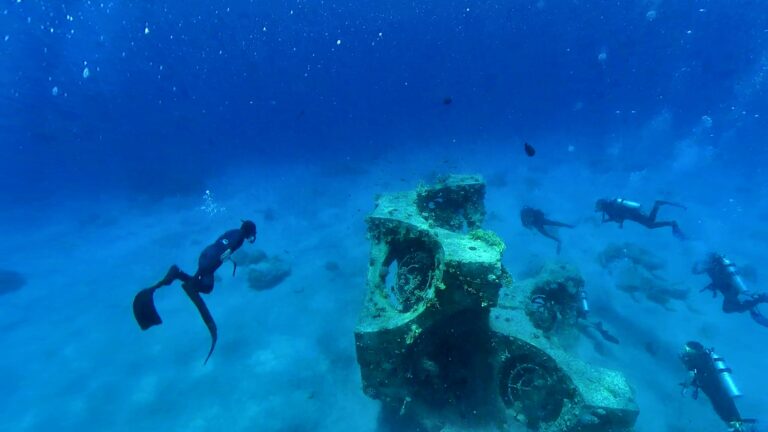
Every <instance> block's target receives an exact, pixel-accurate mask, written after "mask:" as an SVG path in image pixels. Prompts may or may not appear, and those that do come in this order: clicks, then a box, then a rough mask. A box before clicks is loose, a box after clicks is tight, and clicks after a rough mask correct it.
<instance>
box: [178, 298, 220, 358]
mask: <svg viewBox="0 0 768 432" xmlns="http://www.w3.org/2000/svg"><path fill="white" fill-rule="evenodd" d="M191 285H192V284H184V285H182V287H183V288H184V292H185V293H187V296H188V297H189V299H190V300H192V303H194V304H195V306H196V307H197V311H198V312H200V316H201V317H202V318H203V322H204V323H205V326H206V327H208V331H209V332H210V333H211V349H210V350H209V351H208V356H207V357H206V358H205V361H204V362H203V364H206V363H208V359H210V358H211V354H213V349H214V348H216V340H217V339H218V332H217V330H216V323H215V322H214V321H213V316H211V312H210V311H209V310H208V306H206V305H205V302H204V301H203V298H202V297H200V293H199V292H198V291H197V290H195V289H194V288H193V287H192V286H191Z"/></svg>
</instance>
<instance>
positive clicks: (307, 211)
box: [0, 0, 768, 432]
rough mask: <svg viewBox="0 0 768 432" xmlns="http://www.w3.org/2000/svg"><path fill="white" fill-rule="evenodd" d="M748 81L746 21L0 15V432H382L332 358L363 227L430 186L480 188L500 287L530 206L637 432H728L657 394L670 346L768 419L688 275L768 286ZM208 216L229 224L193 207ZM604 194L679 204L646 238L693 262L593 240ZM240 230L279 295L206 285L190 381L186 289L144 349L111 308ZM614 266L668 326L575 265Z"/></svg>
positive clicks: (756, 40) (230, 9)
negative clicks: (605, 339)
mask: <svg viewBox="0 0 768 432" xmlns="http://www.w3.org/2000/svg"><path fill="white" fill-rule="evenodd" d="M767 73H768V4H766V3H765V2H761V1H747V0H734V1H729V2H724V1H669V0H667V1H663V0H656V1H559V2H556V1H546V0H540V1H538V2H537V1H530V2H529V1H507V2H502V1H454V0H444V1H439V2H438V1H433V2H415V3H411V2H399V1H394V0H380V1H370V0H357V1H335V2H334V1H319V0H318V1H274V2H267V1H243V0H236V1H230V2H223V1H199V0H192V1H185V2H181V1H171V2H155V1H148V0H147V1H131V2H108V1H104V2H99V1H69V0H67V1H63V2H50V1H32V0H5V1H4V2H3V3H2V4H0V146H2V157H0V202H2V212H0V221H1V224H0V235H1V236H2V237H1V238H2V241H0V253H1V255H0V256H2V257H3V258H2V260H0V270H13V271H17V272H19V273H21V274H22V275H23V276H24V277H25V278H26V279H27V283H26V285H25V286H23V287H22V288H21V289H19V290H15V291H13V292H9V293H4V294H2V295H0V343H1V344H2V346H3V355H2V356H0V377H1V378H0V382H2V383H1V384H0V390H1V391H0V430H7V431H51V430H57V431H89V430H94V431H106V430H109V431H136V430H147V431H149V430H178V431H181V430H183V431H212V430H214V431H215V430H222V431H224V430H226V431H241V430H242V431H254V430H256V431H374V430H376V428H377V416H378V403H377V402H376V401H373V400H370V399H368V398H367V397H366V396H365V395H363V393H362V391H361V389H360V385H361V383H360V376H359V368H358V365H357V363H356V360H355V352H354V339H353V336H352V334H353V330H354V325H355V320H356V318H357V313H358V310H359V307H360V305H361V302H362V299H363V295H364V292H365V277H366V273H365V272H366V266H367V260H368V246H369V244H368V242H367V240H366V238H365V225H364V216H365V214H366V213H368V212H369V211H370V210H371V209H372V205H373V200H374V197H375V195H376V194H377V193H381V192H388V191H397V190H405V189H410V188H413V187H415V186H416V185H417V184H418V183H419V182H420V181H430V180H432V179H434V178H435V177H436V175H438V174H443V173H448V172H472V173H480V174H483V175H484V176H485V177H486V178H487V179H489V180H491V181H490V183H489V184H490V186H489V190H488V197H487V203H486V204H487V207H488V210H489V213H490V215H489V219H488V228H490V229H493V230H496V231H497V232H498V233H499V234H500V235H501V236H502V238H503V239H504V240H505V241H506V242H507V245H508V249H507V252H506V254H505V257H504V262H505V265H506V266H507V267H508V268H509V269H510V270H511V272H512V273H513V274H515V275H517V274H523V273H524V272H525V271H526V269H528V268H530V266H531V265H532V264H531V263H536V262H542V261H544V260H550V259H555V258H556V256H555V254H554V248H553V247H552V244H551V243H550V242H548V241H547V240H546V239H543V238H541V237H539V236H537V235H535V234H534V233H532V232H530V231H527V230H525V229H524V228H523V227H521V226H520V224H519V218H518V211H519V209H520V208H521V207H522V206H523V205H534V206H537V207H541V208H542V209H545V210H546V211H547V213H549V214H551V215H553V216H557V217H558V218H560V219H562V220H568V221H569V222H578V223H579V227H578V228H577V229H575V230H572V231H563V232H562V236H563V241H564V246H563V253H562V255H561V257H560V258H562V259H564V260H567V261H569V262H571V263H573V264H575V265H577V266H578V267H579V269H580V270H581V272H582V273H583V275H584V277H585V279H586V282H587V286H588V287H589V289H590V296H591V298H593V303H594V309H595V311H596V313H600V314H601V316H602V317H603V318H604V321H605V322H606V325H607V326H609V327H611V328H613V329H615V332H616V333H617V334H618V335H619V337H620V339H622V344H621V345H620V346H619V347H615V348H611V349H610V351H609V352H607V353H605V352H603V353H598V352H595V351H594V350H593V349H591V347H590V346H589V345H588V344H587V345H585V346H583V347H581V349H580V350H579V353H578V354H579V356H580V357H582V358H584V359H585V360H587V361H590V362H593V363H595V364H599V365H601V366H606V367H611V368H615V369H619V370H622V371H624V372H625V373H626V374H627V376H628V378H629V380H630V382H631V384H632V385H633V387H634V389H635V392H636V396H637V401H638V404H639V407H640V411H641V414H640V418H639V419H638V425H637V430H638V431H640V432H650V431H693V430H695V431H704V432H706V431H722V430H724V427H723V425H722V423H721V422H720V420H719V419H718V418H717V417H716V416H715V414H714V413H713V411H712V409H711V407H710V406H709V404H708V402H707V401H706V399H705V398H703V397H702V398H699V400H697V401H693V400H691V399H690V398H684V397H681V396H680V395H679V387H678V386H677V383H679V382H681V381H683V380H684V379H685V376H686V375H685V370H684V369H683V368H682V367H681V365H680V363H679V361H678V360H677V358H676V353H677V351H678V349H679V348H680V346H681V345H682V344H683V343H684V342H685V341H687V340H690V339H697V340H702V341H703V342H704V343H705V344H706V345H708V346H714V347H717V349H718V352H720V353H721V354H722V355H724V356H725V357H727V359H728V360H729V363H730V364H731V366H732V367H733V368H734V373H735V376H736V378H737V379H738V381H739V383H740V386H741V387H742V391H743V392H744V393H745V396H744V397H743V398H742V399H741V400H740V404H741V405H740V406H741V407H742V411H743V413H744V414H745V415H746V416H749V417H757V418H760V419H764V420H763V421H768V395H766V393H765V390H764V389H765V388H766V386H768V378H767V377H766V376H765V369H764V367H765V360H764V359H765V355H766V354H767V353H768V348H767V347H766V345H765V344H764V343H763V341H764V340H765V337H766V334H768V333H766V332H768V330H766V329H764V328H760V327H758V326H756V325H755V324H754V323H753V322H752V321H751V320H750V319H749V317H748V316H745V315H738V314H733V315H725V314H723V313H722V312H721V310H720V304H719V301H718V300H712V299H711V298H710V297H709V295H708V294H699V293H698V289H699V288H700V287H703V286H704V285H706V283H707V281H706V278H703V277H701V276H694V275H692V274H691V273H690V267H691V265H692V263H693V262H694V261H695V260H697V259H699V258H701V257H702V256H703V255H704V254H705V253H706V252H709V251H721V252H724V253H726V254H728V255H729V256H730V257H731V258H732V259H733V260H734V261H736V262H738V263H743V264H748V265H750V266H753V267H755V268H756V269H757V273H758V277H757V279H756V281H754V282H752V283H753V284H754V287H753V289H755V290H757V291H759V290H761V289H762V286H763V284H765V281H766V276H765V274H764V272H763V270H762V269H763V267H764V265H765V263H766V258H765V254H764V251H765V248H766V246H768V230H766V229H764V228H763V223H764V221H765V218H766V215H768V200H766V186H765V185H766V184H768V183H766V181H768V172H766V170H765V169H763V166H764V165H765V163H766V162H767V161H768V154H767V153H766V149H767V148H768V147H766V145H765V131H766V128H767V127H768V124H767V123H766V121H767V120H768V82H766V78H768V76H766V74H767ZM446 98H451V101H452V102H451V103H450V104H445V103H444V100H445V99H446ZM524 141H528V142H530V143H532V144H533V145H534V146H535V147H536V149H537V154H536V156H535V157H533V158H527V157H526V156H525V154H524V152H523V150H522V144H523V142H524ZM206 190H209V191H211V192H212V193H213V194H214V197H215V200H216V203H217V204H218V205H220V206H221V207H224V208H225V210H224V211H222V212H219V213H216V214H213V215H211V214H209V213H208V212H205V211H203V210H201V209H200V207H201V206H203V205H204V199H203V195H204V194H205V191H206ZM618 195H622V196H626V197H628V198H631V199H633V200H637V201H640V202H643V203H645V204H646V205H649V204H650V203H651V202H652V201H653V200H655V199H659V198H664V199H672V200H676V201H681V202H684V203H685V204H686V205H687V206H688V210H687V211H685V212H680V211H675V210H671V209H670V210H666V209H665V210H664V212H665V213H664V214H665V215H669V214H671V213H672V212H674V215H675V217H676V218H678V220H679V222H680V224H681V226H682V227H683V229H684V230H685V231H686V232H687V233H688V234H689V236H690V239H689V240H688V241H685V242H679V241H677V240H675V239H673V238H672V236H671V235H669V233H668V232H667V231H662V230H658V231H652V232H649V231H646V230H644V229H640V228H638V227H637V226H631V225H629V224H628V225H627V226H626V227H625V228H624V229H623V230H619V229H618V228H616V227H615V226H613V225H603V226H600V225H599V224H598V223H596V222H597V220H598V219H597V217H598V216H596V215H595V214H594V213H593V211H592V209H593V203H594V201H595V200H596V199H597V198H601V197H609V196H618ZM667 211H668V212H669V213H666V212H667ZM241 218H251V219H253V220H255V221H256V223H257V225H258V226H259V237H258V240H257V244H256V245H255V246H250V245H249V246H246V247H247V248H255V247H258V248H260V249H263V250H264V251H266V252H267V253H268V254H270V255H279V256H282V257H285V258H286V259H288V260H290V262H291V263H292V266H293V273H292V275H291V276H290V277H289V278H288V279H287V280H286V281H285V282H283V283H282V284H281V285H279V286H278V287H277V288H275V289H273V290H269V291H263V292H255V291H253V290H250V289H248V288H247V284H246V281H245V278H244V276H243V275H238V276H237V277H235V278H231V277H229V275H228V274H225V273H227V272H226V271H222V272H220V273H222V281H221V282H219V283H217V285H216V290H215V291H214V293H213V294H212V295H211V296H208V297H207V298H206V301H207V302H208V304H209V307H210V308H211V309H212V310H213V311H214V316H215V317H216V319H217V323H218V325H219V332H220V341H219V346H218V348H217V351H216V353H215V354H214V357H213V358H212V360H211V362H210V363H209V364H208V365H207V366H205V367H203V366H202V365H201V358H202V357H203V355H204V351H205V349H206V344H207V342H208V339H207V338H208V335H207V333H206V332H205V328H204V327H203V326H202V325H201V324H200V322H199V318H198V317H197V315H196V314H195V311H194V310H193V309H192V308H190V307H189V304H188V300H186V299H184V298H182V296H181V295H179V293H178V291H173V290H165V291H163V292H162V294H158V295H159V298H158V304H159V308H160V309H161V310H162V311H163V313H162V314H163V318H164V321H165V323H164V324H163V326H161V327H160V328H158V329H153V330H152V331H148V332H141V331H140V330H139V329H138V327H137V326H136V323H135V322H134V321H133V318H132V316H131V310H130V302H131V299H132V297H133V295H134V294H135V292H136V291H137V290H138V289H139V288H141V287H144V286H147V285H149V284H151V283H153V282H154V281H156V280H157V279H158V278H159V277H160V276H161V275H162V274H163V272H164V271H165V270H166V269H167V267H168V265H169V264H171V263H174V262H175V263H178V264H180V265H181V266H182V267H184V268H192V267H193V265H194V263H195V260H196V258H197V255H198V253H199V251H200V249H201V248H202V247H203V246H204V245H206V244H208V243H209V242H211V241H213V240H214V239H215V238H216V237H217V236H218V235H219V234H220V233H221V232H223V231H224V230H226V229H230V228H234V227H236V226H237V225H238V224H239V220H240V219H241ZM623 241H630V242H634V243H637V244H639V245H642V246H644V247H647V248H649V249H652V250H654V251H655V252H656V253H658V254H660V255H662V256H663V257H664V258H665V259H667V260H668V263H667V270H666V274H665V276H666V277H667V278H668V279H669V280H670V281H672V282H673V283H675V284H677V286H681V287H685V288H689V289H690V290H691V293H690V296H689V298H688V300H686V301H684V302H675V303H673V304H672V305H671V307H672V309H674V311H669V310H665V309H663V308H660V307H659V306H658V305H655V304H652V303H650V302H648V301H645V300H644V299H642V298H640V299H639V300H638V301H635V300H633V299H632V298H631V297H630V296H628V295H627V294H625V293H623V292H620V291H618V290H616V289H615V287H614V286H613V282H612V279H611V275H609V274H606V272H605V270H604V269H602V268H600V267H599V266H598V265H597V262H596V256H597V254H598V253H599V252H600V251H601V250H602V249H603V248H604V247H605V246H606V245H607V244H609V243H611V242H623ZM327 261H335V262H337V263H339V267H340V271H339V272H337V273H330V272H328V271H327V270H326V269H325V268H324V266H325V264H326V262H327ZM767 289H768V288H767ZM166 291H167V292H166ZM0 292H2V290H0ZM647 342H653V344H654V345H655V346H657V347H659V352H660V353H659V354H658V355H657V357H651V356H649V355H648V353H647V352H646V351H645V349H644V345H645V344H646V343H647Z"/></svg>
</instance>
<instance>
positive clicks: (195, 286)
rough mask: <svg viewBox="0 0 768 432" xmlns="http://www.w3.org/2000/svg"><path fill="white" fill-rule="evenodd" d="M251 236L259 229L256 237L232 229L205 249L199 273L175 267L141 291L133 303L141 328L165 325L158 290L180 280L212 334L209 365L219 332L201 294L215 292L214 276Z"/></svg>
mask: <svg viewBox="0 0 768 432" xmlns="http://www.w3.org/2000/svg"><path fill="white" fill-rule="evenodd" d="M249 237H254V238H255V226H254V231H253V234H252V235H251V233H250V232H246V231H244V229H243V228H242V227H241V228H240V229H233V230H229V231H227V232H225V233H224V234H222V235H221V236H219V238H217V239H216V241H215V242H214V243H212V244H210V245H208V246H207V247H206V248H205V249H203V251H202V252H201V253H200V258H199V259H198V262H197V271H196V272H195V274H193V275H189V274H187V273H185V272H184V271H182V270H181V269H179V267H178V266H176V265H173V266H171V268H170V269H169V270H168V273H167V274H166V275H165V277H164V278H163V279H161V280H160V281H159V282H157V283H156V284H155V285H152V286H151V287H149V288H145V289H143V290H141V291H139V293H138V294H136V297H135V298H134V301H133V313H134V317H135V318H136V321H137V322H138V324H139V326H140V327H141V329H142V330H146V329H148V328H150V327H152V326H155V325H159V324H162V322H163V321H162V319H161V318H160V315H159V314H158V313H157V309H155V305H154V300H153V294H154V292H155V290H157V289H158V288H160V287H162V286H167V285H170V284H172V283H173V282H174V281H176V280H180V281H182V288H183V289H184V292H185V293H186V294H187V296H188V297H189V298H190V300H192V303H194V305H195V307H197V310H198V312H199V313H200V316H201V317H202V319H203V322H205V325H206V326H207V327H208V331H209V332H210V333H211V349H210V351H209V352H208V356H207V357H206V359H205V362H206V363H207V362H208V359H209V358H210V357H211V354H213V349H214V348H215V347H216V340H217V339H218V333H217V329H216V323H215V322H214V320H213V316H211V313H210V311H209V310H208V307H207V306H206V305H205V302H204V301H203V299H202V297H201V296H200V294H201V293H202V294H209V293H210V292H211V291H213V281H214V279H213V274H214V273H215V272H216V270H218V268H219V267H221V265H222V264H223V263H224V261H227V260H228V259H229V258H230V256H231V255H232V253H233V252H235V251H236V250H238V249H239V248H240V247H241V246H242V245H243V242H244V241H245V240H246V239H247V238H249ZM233 263H234V262H233Z"/></svg>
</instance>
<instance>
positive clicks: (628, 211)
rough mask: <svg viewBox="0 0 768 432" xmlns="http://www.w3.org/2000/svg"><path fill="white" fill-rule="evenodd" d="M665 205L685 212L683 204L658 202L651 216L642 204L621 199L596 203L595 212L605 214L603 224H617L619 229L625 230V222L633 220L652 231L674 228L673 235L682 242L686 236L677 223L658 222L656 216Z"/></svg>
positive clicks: (654, 205)
mask: <svg viewBox="0 0 768 432" xmlns="http://www.w3.org/2000/svg"><path fill="white" fill-rule="evenodd" d="M663 205H669V206H673V207H679V208H681V209H683V210H685V206H683V205H681V204H677V203H673V202H669V201H658V200H657V201H656V202H655V203H654V204H653V208H652V209H651V212H650V213H649V214H645V213H643V211H642V210H641V209H640V204H638V203H636V202H632V201H627V200H625V199H621V198H615V199H599V200H597V202H596V203H595V211H597V212H601V213H602V214H603V215H602V221H601V222H602V223H605V222H617V223H618V224H619V228H623V227H624V221H625V220H631V221H634V222H637V223H639V224H640V225H642V226H644V227H646V228H650V229H656V228H663V227H668V226H669V227H672V234H674V235H675V237H677V238H679V239H681V240H683V239H685V235H683V232H682V231H681V230H680V227H679V226H678V225H677V222H676V221H656V215H657V214H658V213H659V208H661V206H663Z"/></svg>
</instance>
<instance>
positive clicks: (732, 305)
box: [692, 253, 768, 327]
mask: <svg viewBox="0 0 768 432" xmlns="http://www.w3.org/2000/svg"><path fill="white" fill-rule="evenodd" d="M692 271H693V273H694V274H704V273H706V274H707V276H709V279H710V281H711V282H710V283H709V285H707V286H705V287H704V288H702V289H701V291H702V292H704V291H712V297H717V293H720V294H722V295H723V312H725V313H743V312H747V311H749V315H750V316H751V317H752V319H753V320H754V321H755V322H756V323H758V324H760V325H762V326H765V327H768V318H766V317H765V316H764V315H763V314H762V313H760V310H758V305H760V304H761V303H768V294H767V293H752V292H750V291H749V290H748V289H747V286H746V285H745V284H744V281H743V280H742V279H741V275H740V273H739V270H738V268H737V267H736V264H734V263H733V262H732V261H730V260H729V259H728V258H726V257H725V256H723V255H721V254H717V253H710V254H709V255H707V257H706V259H704V260H702V261H698V262H696V263H695V264H694V265H693V269H692Z"/></svg>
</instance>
